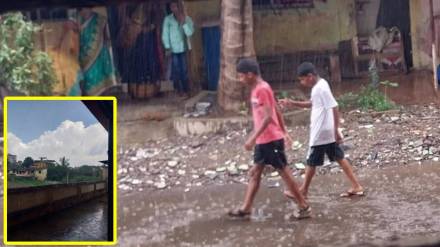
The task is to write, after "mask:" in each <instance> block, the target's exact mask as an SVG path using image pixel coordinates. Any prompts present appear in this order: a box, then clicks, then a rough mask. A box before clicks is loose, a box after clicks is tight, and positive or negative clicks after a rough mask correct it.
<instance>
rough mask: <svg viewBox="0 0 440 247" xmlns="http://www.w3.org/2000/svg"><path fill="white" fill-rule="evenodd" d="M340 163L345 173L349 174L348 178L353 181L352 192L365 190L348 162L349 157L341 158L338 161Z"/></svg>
mask: <svg viewBox="0 0 440 247" xmlns="http://www.w3.org/2000/svg"><path fill="white" fill-rule="evenodd" d="M337 162H338V164H339V165H340V166H341V168H342V170H343V171H344V173H345V175H346V176H347V178H348V180H350V182H351V189H350V191H351V192H361V191H363V188H362V186H361V185H360V183H359V181H358V180H357V178H356V176H355V175H354V173H353V169H352V167H351V165H350V163H349V162H348V160H347V159H341V160H338V161H337Z"/></svg>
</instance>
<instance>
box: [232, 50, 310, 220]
mask: <svg viewBox="0 0 440 247" xmlns="http://www.w3.org/2000/svg"><path fill="white" fill-rule="evenodd" d="M237 72H238V77H239V81H240V82H241V83H242V84H244V85H245V86H247V87H249V88H250V89H251V90H252V92H251V106H252V116H253V121H254V129H253V131H252V133H251V134H250V136H249V137H248V139H247V141H246V143H245V145H244V147H245V149H246V150H248V151H250V150H251V149H252V148H254V163H255V165H254V166H253V167H252V168H251V170H250V171H249V176H250V179H249V183H248V186H247V190H246V195H245V198H244V202H243V204H242V206H241V207H240V208H237V209H233V210H230V211H229V213H228V215H229V216H230V217H233V218H247V217H249V216H250V214H251V209H252V202H253V200H254V198H255V195H256V193H257V191H258V189H259V186H260V180H261V174H262V172H263V170H264V166H265V165H272V166H273V167H274V168H275V169H277V170H278V172H279V173H280V175H281V178H282V179H283V181H284V183H285V184H286V187H287V188H288V190H289V192H290V193H291V194H292V195H294V198H295V199H296V201H297V202H298V206H299V209H298V211H297V212H296V213H295V214H294V216H295V217H296V218H298V219H302V218H308V217H310V216H311V211H312V210H311V207H310V206H309V205H308V203H307V202H306V201H305V200H304V198H303V196H302V195H301V193H300V191H299V190H298V187H297V185H296V183H295V181H294V179H293V176H292V173H291V170H290V168H289V167H288V166H287V160H286V156H285V153H284V139H289V137H288V134H287V132H286V129H285V127H284V121H283V118H282V115H281V113H280V111H279V110H278V107H277V105H276V101H275V98H274V94H273V91H272V88H271V87H270V85H269V84H268V83H267V82H265V81H264V80H263V79H262V78H261V77H260V73H259V67H258V64H257V62H256V61H255V60H253V59H246V58H245V59H241V60H240V61H239V63H238V64H237Z"/></svg>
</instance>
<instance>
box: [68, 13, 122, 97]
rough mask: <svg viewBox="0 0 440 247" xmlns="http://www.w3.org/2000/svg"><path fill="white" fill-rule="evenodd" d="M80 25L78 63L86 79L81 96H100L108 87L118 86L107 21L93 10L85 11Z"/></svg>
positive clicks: (84, 79) (80, 15) (80, 17)
mask: <svg viewBox="0 0 440 247" xmlns="http://www.w3.org/2000/svg"><path fill="white" fill-rule="evenodd" d="M78 21H79V34H80V51H79V63H80V66H81V69H82V77H83V83H82V85H81V88H82V94H83V95H99V94H101V93H102V92H103V91H104V90H105V89H107V88H108V87H110V86H112V85H115V84H116V77H115V66H114V63H113V57H112V52H111V45H110V35H109V30H108V26H107V18H106V17H105V16H102V15H99V14H98V13H97V12H94V11H92V9H88V8H85V9H82V10H81V11H80V12H79V20H78ZM74 91H76V90H74ZM70 93H71V94H75V93H76V92H72V91H71V92H70Z"/></svg>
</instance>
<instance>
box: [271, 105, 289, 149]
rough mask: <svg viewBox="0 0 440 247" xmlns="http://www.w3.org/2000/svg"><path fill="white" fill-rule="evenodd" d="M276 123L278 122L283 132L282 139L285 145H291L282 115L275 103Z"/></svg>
mask: <svg viewBox="0 0 440 247" xmlns="http://www.w3.org/2000/svg"><path fill="white" fill-rule="evenodd" d="M275 109H276V113H277V118H278V123H280V127H281V130H283V132H284V140H285V144H286V146H287V147H290V146H291V145H292V138H290V136H289V132H287V128H286V124H285V122H284V117H283V114H282V112H281V109H280V107H279V106H278V105H275Z"/></svg>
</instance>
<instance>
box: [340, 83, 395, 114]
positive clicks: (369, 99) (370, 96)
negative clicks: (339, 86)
mask: <svg viewBox="0 0 440 247" xmlns="http://www.w3.org/2000/svg"><path fill="white" fill-rule="evenodd" d="M338 103H339V105H340V107H341V108H361V109H362V110H374V111H387V110H390V109H393V108H395V107H396V105H395V104H394V103H393V102H391V101H390V100H389V99H388V98H387V97H386V96H385V94H383V93H382V92H380V91H379V89H378V88H375V87H373V86H371V85H370V86H368V87H364V88H362V89H361V91H360V92H359V94H353V93H348V94H344V95H342V96H341V97H340V98H339V99H338Z"/></svg>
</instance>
